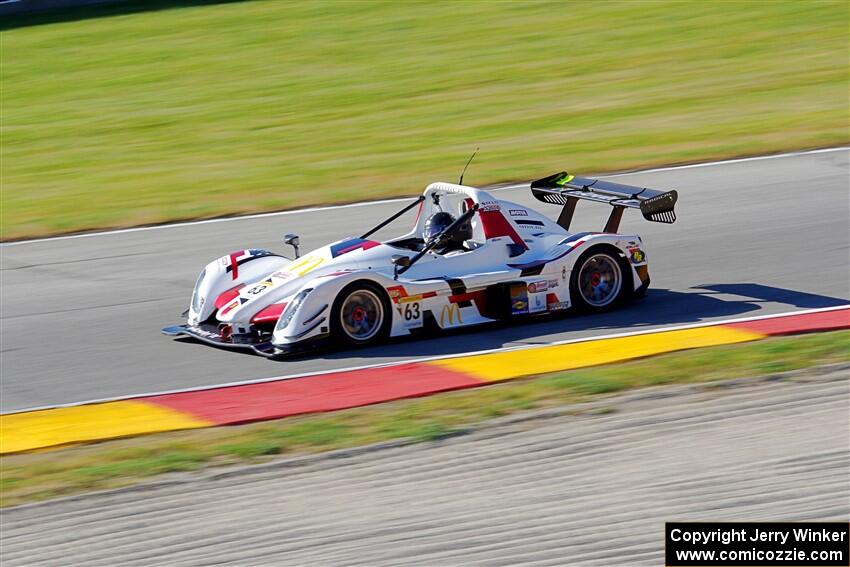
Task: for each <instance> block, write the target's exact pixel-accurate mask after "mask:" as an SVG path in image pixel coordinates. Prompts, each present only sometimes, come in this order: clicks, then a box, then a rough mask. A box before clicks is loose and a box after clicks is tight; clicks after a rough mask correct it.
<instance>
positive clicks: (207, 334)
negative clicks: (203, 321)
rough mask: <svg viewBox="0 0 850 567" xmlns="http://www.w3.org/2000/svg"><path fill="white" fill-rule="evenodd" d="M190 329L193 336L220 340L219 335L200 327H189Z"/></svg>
mask: <svg viewBox="0 0 850 567" xmlns="http://www.w3.org/2000/svg"><path fill="white" fill-rule="evenodd" d="M189 328H190V329H191V331H192V334H193V335H199V336H201V337H204V338H207V339H218V338H220V336H219V334H218V333H213V332H211V331H207V330H206V329H202V328H200V327H189Z"/></svg>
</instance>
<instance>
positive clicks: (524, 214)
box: [508, 209, 528, 217]
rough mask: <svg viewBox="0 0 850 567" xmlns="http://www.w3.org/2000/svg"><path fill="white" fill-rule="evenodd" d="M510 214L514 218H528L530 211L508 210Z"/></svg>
mask: <svg viewBox="0 0 850 567" xmlns="http://www.w3.org/2000/svg"><path fill="white" fill-rule="evenodd" d="M508 214H509V215H511V216H512V217H527V216H528V211H526V210H525V209H508Z"/></svg>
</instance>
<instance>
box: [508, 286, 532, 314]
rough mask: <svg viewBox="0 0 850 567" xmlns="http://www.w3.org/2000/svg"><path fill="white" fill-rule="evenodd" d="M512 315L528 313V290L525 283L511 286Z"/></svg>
mask: <svg viewBox="0 0 850 567" xmlns="http://www.w3.org/2000/svg"><path fill="white" fill-rule="evenodd" d="M510 295H511V315H522V314H524V313H528V292H527V291H526V287H525V284H515V285H512V286H511V288H510Z"/></svg>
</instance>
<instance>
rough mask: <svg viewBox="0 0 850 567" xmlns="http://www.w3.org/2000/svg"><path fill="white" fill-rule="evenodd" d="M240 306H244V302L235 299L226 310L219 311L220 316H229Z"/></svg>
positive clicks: (226, 306) (225, 307)
mask: <svg viewBox="0 0 850 567" xmlns="http://www.w3.org/2000/svg"><path fill="white" fill-rule="evenodd" d="M246 301H247V300H246ZM240 305H242V302H240V301H239V299H234V300H233V301H231V302H230V303H228V304H227V305H225V306H224V308H223V309H222V310H221V311H219V314H220V315H225V314H227V313H228V312H230V311H232V310H233V309H235V308H236V307H238V306H240Z"/></svg>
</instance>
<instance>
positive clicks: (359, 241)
mask: <svg viewBox="0 0 850 567" xmlns="http://www.w3.org/2000/svg"><path fill="white" fill-rule="evenodd" d="M380 244H381V243H380V242H376V241H375V240H366V239H364V238H349V239H348V240H343V241H342V242H337V243H336V244H334V245H332V246H331V256H332V257H333V258H336V257H337V256H342V255H343V254H347V253H349V252H352V251H354V250H368V249H369V248H374V247H375V246H379V245H380Z"/></svg>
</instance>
